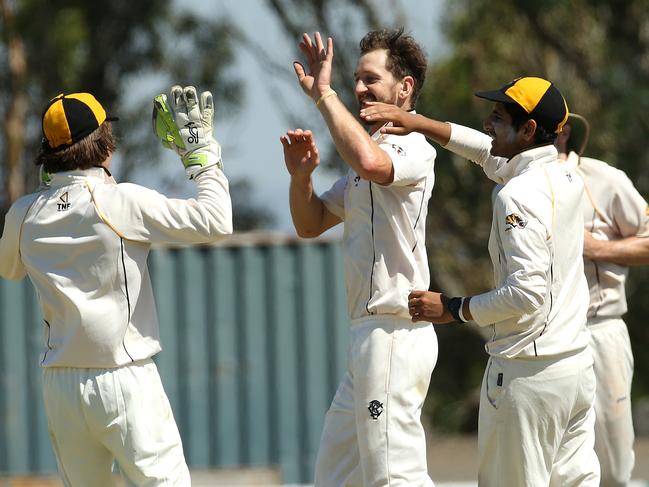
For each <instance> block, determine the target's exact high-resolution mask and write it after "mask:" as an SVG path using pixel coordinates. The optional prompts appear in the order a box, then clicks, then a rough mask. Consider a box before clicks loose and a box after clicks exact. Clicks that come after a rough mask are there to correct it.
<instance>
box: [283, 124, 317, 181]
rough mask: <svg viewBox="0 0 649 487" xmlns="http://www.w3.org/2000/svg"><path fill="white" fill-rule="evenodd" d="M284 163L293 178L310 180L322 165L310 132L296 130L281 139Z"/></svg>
mask: <svg viewBox="0 0 649 487" xmlns="http://www.w3.org/2000/svg"><path fill="white" fill-rule="evenodd" d="M280 141H281V142H282V146H284V162H285V163H286V169H288V172H289V174H290V175H291V177H296V178H304V179H306V178H309V177H310V176H311V173H312V172H313V171H314V170H315V168H316V167H318V165H319V164H320V154H319V153H318V148H317V147H316V145H315V139H314V138H313V133H311V131H310V130H302V129H295V130H289V131H288V132H286V135H282V136H281V137H280Z"/></svg>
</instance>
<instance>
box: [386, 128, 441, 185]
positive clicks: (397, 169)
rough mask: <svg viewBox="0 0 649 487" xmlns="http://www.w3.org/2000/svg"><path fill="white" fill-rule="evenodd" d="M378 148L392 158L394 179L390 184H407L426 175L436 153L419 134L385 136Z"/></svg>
mask: <svg viewBox="0 0 649 487" xmlns="http://www.w3.org/2000/svg"><path fill="white" fill-rule="evenodd" d="M379 148H380V149H381V150H383V151H384V152H386V153H387V154H388V155H389V156H390V159H391V160H392V167H393V169H394V179H393V180H392V183H391V185H395V186H409V185H413V184H416V183H418V182H419V181H421V180H422V179H425V178H426V177H428V175H429V174H430V173H431V171H432V169H433V166H434V164H435V156H436V155H437V153H436V152H435V149H434V148H433V146H431V145H430V144H429V143H428V142H426V138H425V137H424V136H423V135H421V134H416V133H415V134H409V135H406V136H394V135H393V136H385V137H384V138H383V139H382V140H381V141H380V142H379Z"/></svg>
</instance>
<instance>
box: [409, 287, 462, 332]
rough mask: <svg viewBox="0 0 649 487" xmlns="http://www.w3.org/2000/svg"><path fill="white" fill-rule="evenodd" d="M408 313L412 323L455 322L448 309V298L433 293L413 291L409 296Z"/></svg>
mask: <svg viewBox="0 0 649 487" xmlns="http://www.w3.org/2000/svg"><path fill="white" fill-rule="evenodd" d="M408 311H409V312H410V316H412V321H414V322H417V321H430V322H431V323H438V324H443V323H450V322H452V321H455V320H454V319H453V316H451V313H450V312H449V310H448V308H447V307H446V297H445V296H444V295H442V294H441V293H434V292H431V291H411V293H410V294H409V295H408Z"/></svg>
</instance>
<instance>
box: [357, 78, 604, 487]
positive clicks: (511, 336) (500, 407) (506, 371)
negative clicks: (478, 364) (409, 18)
mask: <svg viewBox="0 0 649 487" xmlns="http://www.w3.org/2000/svg"><path fill="white" fill-rule="evenodd" d="M476 95H477V96H479V97H482V98H485V99H487V100H491V101H494V102H495V105H494V108H493V110H492V112H491V114H490V115H489V116H488V117H487V119H486V120H485V122H484V129H485V131H486V132H487V134H489V135H485V134H483V133H481V132H478V131H475V130H472V129H470V128H467V127H463V126H460V125H456V124H449V123H444V122H439V121H435V120H430V119H427V118H425V117H422V116H421V115H411V114H407V113H405V112H403V111H397V110H395V109H394V107H389V106H387V105H374V106H369V107H367V109H365V110H364V111H363V113H362V116H364V117H365V118H366V119H367V120H370V121H383V120H391V121H393V124H394V125H395V126H394V127H386V128H384V129H383V131H385V132H387V133H408V132H410V131H413V130H414V131H419V132H421V133H424V134H425V135H426V136H428V137H430V138H431V139H433V140H435V141H437V142H439V143H440V144H442V145H443V146H444V147H445V148H447V149H449V150H451V151H453V152H456V153H457V154H459V155H461V156H463V157H465V158H467V159H469V160H472V161H474V162H475V163H477V164H479V165H480V166H482V168H483V170H484V171H485V173H486V175H487V176H488V177H489V178H491V179H492V180H494V181H496V182H497V183H499V184H501V185H502V187H501V188H500V191H498V192H497V194H496V195H495V198H494V202H493V221H492V226H491V235H490V238H489V254H490V256H491V260H492V262H493V269H494V281H495V283H494V284H495V289H493V290H492V291H489V292H486V293H484V294H480V295H477V296H472V297H456V298H451V299H449V298H447V297H446V296H444V295H442V294H439V293H433V292H428V291H425V290H417V291H413V292H412V293H411V294H410V299H409V306H410V313H411V315H412V317H413V321H415V322H418V321H419V320H422V319H424V320H431V321H433V322H434V323H448V322H452V321H459V322H465V321H468V320H471V319H473V320H474V321H475V322H476V323H477V324H478V325H479V326H483V327H489V328H490V329H491V338H490V339H489V340H488V342H487V344H486V350H487V352H488V353H489V355H490V358H489V361H488V363H487V367H486V371H485V375H484V378H483V383H482V391H481V396H480V414H479V420H478V423H479V424H478V429H479V432H478V437H479V439H478V443H479V452H480V465H479V479H478V481H479V485H480V486H487V487H492V486H493V487H496V486H497V487H503V486H505V487H507V486H512V487H515V486H516V487H521V486H539V487H541V486H548V485H550V486H557V487H558V486H562V487H565V486H577V485H579V486H597V485H599V464H598V462H597V457H596V455H595V452H594V449H593V443H594V431H593V427H594V421H595V414H594V409H593V404H594V400H595V375H594V372H593V359H592V357H591V353H590V348H589V346H588V345H589V339H590V333H589V331H588V329H587V327H586V310H587V308H588V301H589V296H588V286H587V284H586V279H585V277H584V267H583V260H582V258H581V253H582V246H583V235H584V228H583V217H582V196H583V190H584V189H583V183H582V181H581V178H580V177H579V176H577V174H576V173H575V172H574V171H573V170H572V169H571V168H570V167H569V166H567V165H565V164H563V163H561V162H560V161H559V159H558V153H557V150H556V148H555V147H554V145H553V142H554V140H555V138H556V135H557V133H559V132H560V131H561V129H562V127H563V125H564V123H565V121H566V119H567V117H568V109H567V105H566V103H565V100H564V99H563V96H562V95H561V93H560V92H559V90H557V88H556V87H555V86H554V85H553V84H552V83H550V82H549V81H547V80H544V79H541V78H533V77H525V78H519V79H516V80H514V81H512V82H511V83H509V84H507V85H506V86H504V87H503V88H501V89H500V90H496V91H489V92H481V93H476Z"/></svg>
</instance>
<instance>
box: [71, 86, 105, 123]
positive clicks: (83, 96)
mask: <svg viewBox="0 0 649 487" xmlns="http://www.w3.org/2000/svg"><path fill="white" fill-rule="evenodd" d="M65 97H66V98H74V99H75V100H79V101H80V102H82V103H83V104H84V105H86V106H87V107H88V108H90V110H91V111H92V113H93V115H94V116H95V118H96V119H97V126H99V125H101V124H102V123H104V121H105V120H106V110H104V107H102V106H101V104H100V103H99V102H98V101H97V99H96V98H95V97H94V96H92V95H91V94H90V93H72V94H70V95H65Z"/></svg>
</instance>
